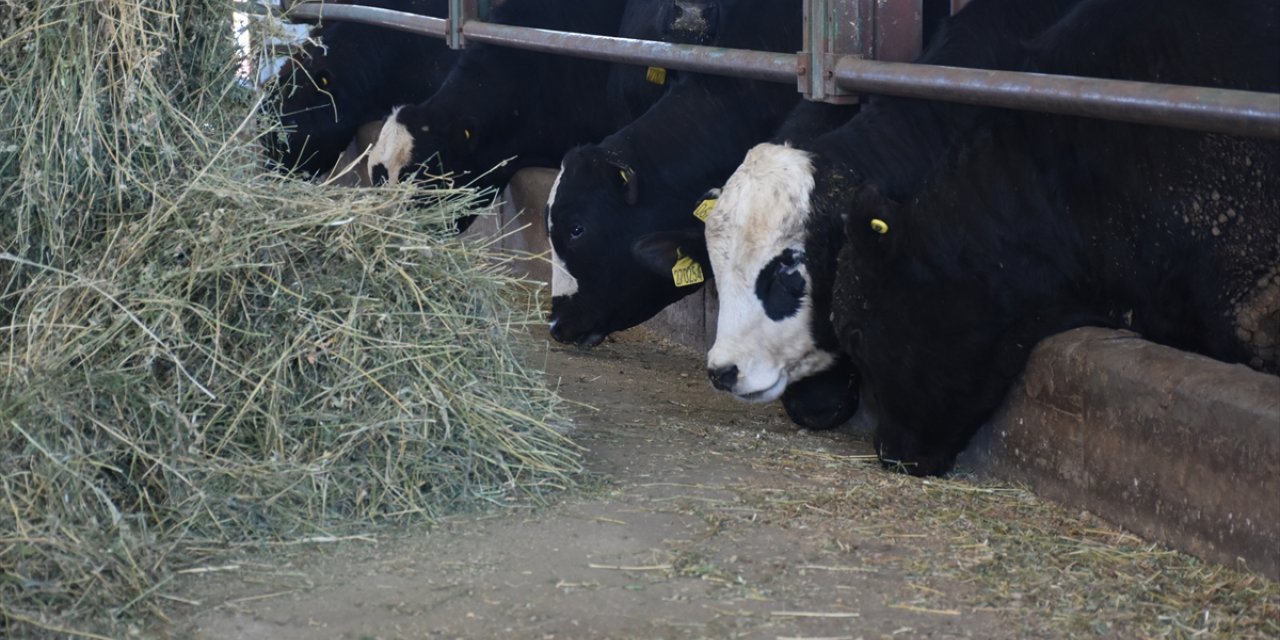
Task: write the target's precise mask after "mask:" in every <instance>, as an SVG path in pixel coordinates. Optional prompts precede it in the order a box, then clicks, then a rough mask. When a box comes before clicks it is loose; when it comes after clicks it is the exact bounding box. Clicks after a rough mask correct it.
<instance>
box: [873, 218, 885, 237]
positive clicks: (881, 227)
mask: <svg viewBox="0 0 1280 640" xmlns="http://www.w3.org/2000/svg"><path fill="white" fill-rule="evenodd" d="M871 230H872V231H874V232H876V233H878V234H880V235H884V234H886V233H889V223H888V222H885V221H884V220H881V219H880V218H872V219H871Z"/></svg>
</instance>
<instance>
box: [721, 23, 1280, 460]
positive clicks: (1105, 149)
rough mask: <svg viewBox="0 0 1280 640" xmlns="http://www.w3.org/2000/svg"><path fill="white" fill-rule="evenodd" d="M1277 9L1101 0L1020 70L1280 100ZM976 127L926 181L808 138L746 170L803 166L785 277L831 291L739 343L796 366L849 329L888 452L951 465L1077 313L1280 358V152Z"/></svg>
mask: <svg viewBox="0 0 1280 640" xmlns="http://www.w3.org/2000/svg"><path fill="white" fill-rule="evenodd" d="M981 1H982V0H976V1H975V2H974V3H973V4H972V5H970V8H976V7H978V6H979V3H980V2H981ZM966 11H968V9H966ZM963 13H964V12H962V14H961V15H963ZM1277 13H1278V12H1277V9H1276V7H1275V6H1274V5H1273V4H1271V5H1268V3H1267V2H1266V0H1229V1H1227V2H1221V3H1213V4H1210V3H1204V2H1200V1H1199V0H1176V1H1172V2H1171V1H1167V0H1083V1H1082V2H1080V3H1078V4H1077V5H1076V6H1074V7H1072V9H1071V11H1069V12H1067V13H1066V14H1065V15H1064V16H1063V17H1062V18H1061V19H1059V20H1056V21H1055V24H1053V25H1051V26H1049V27H1047V28H1046V29H1045V30H1043V32H1042V33H1040V34H1036V37H1034V38H1029V40H1030V42H1029V43H1028V44H1026V45H1024V46H1022V47H1021V50H1022V52H1023V53H1022V56H1023V60H1022V62H1021V63H1020V66H1021V68H1024V69H1027V70H1031V71H1038V72H1043V73H1058V74H1070V75H1087V76H1097V77H1110V78H1121V79H1129V80H1146V81H1161V82H1172V83H1179V84H1194V85H1202V86H1216V87H1231V88H1241V89H1252V90H1262V91H1271V92H1275V91H1277V90H1280V79H1278V78H1277V74H1276V72H1275V70H1276V69H1277V68H1280V43H1278V41H1277V39H1276V38H1275V34H1276V33H1277V27H1278V26H1280V21H1278V19H1277ZM864 115H865V114H864ZM965 122H966V123H967V125H968V126H966V127H964V128H963V130H962V131H961V132H960V135H959V136H958V139H957V140H955V141H954V142H953V144H951V145H950V146H949V147H948V148H947V149H946V150H945V151H944V153H942V154H941V157H942V161H941V162H940V163H937V164H931V165H930V167H929V171H928V172H927V173H926V174H924V175H923V176H921V175H920V174H919V173H918V166H919V165H916V166H914V167H908V169H907V172H906V173H904V174H900V175H897V176H893V175H889V176H885V175H883V174H882V175H879V176H877V175H876V174H874V173H871V172H868V171H866V169H865V167H866V166H867V165H865V164H846V165H845V169H844V170H840V171H836V172H833V171H832V170H831V169H830V166H831V164H830V161H829V160H827V159H826V158H824V157H823V156H821V155H818V153H815V152H811V151H805V150H800V149H789V150H781V151H779V150H762V151H763V153H761V154H759V155H757V156H756V157H755V158H751V157H749V158H748V161H747V162H746V163H744V167H746V166H747V163H751V162H753V161H755V162H757V163H759V164H760V166H758V167H756V171H769V170H777V169H778V168H779V167H785V168H786V169H787V170H789V171H794V172H796V175H795V176H794V178H795V179H796V180H798V181H799V187H798V190H799V191H800V193H799V194H796V195H795V197H797V198H800V199H801V201H802V202H805V203H806V204H808V205H809V208H810V209H811V211H812V213H809V214H808V215H806V216H804V219H802V220H798V221H797V222H798V224H799V225H800V227H801V228H800V229H799V230H798V231H797V232H796V235H793V236H791V237H790V238H789V239H788V241H787V244H786V245H785V246H783V247H782V250H781V251H780V252H779V256H780V257H781V256H782V255H783V254H786V253H787V252H791V263H792V264H793V265H795V268H794V269H792V270H790V272H789V273H787V271H786V270H782V271H779V272H778V273H780V274H784V275H783V278H784V279H785V278H788V277H791V276H792V274H794V275H796V276H799V278H800V279H801V281H802V282H801V283H800V284H799V285H796V283H794V282H793V283H792V286H793V288H795V287H797V286H798V287H804V288H806V290H807V291H808V292H809V294H810V295H809V296H807V297H806V298H805V299H804V300H802V301H801V302H800V303H799V304H798V305H797V304H796V303H794V302H792V301H791V300H790V299H787V298H785V297H783V298H778V299H776V300H775V308H774V310H775V312H776V311H777V310H778V309H779V303H780V304H781V306H782V307H785V308H786V309H790V308H793V307H797V306H800V307H808V309H807V311H806V313H804V314H799V313H795V314H793V315H791V316H788V317H787V318H784V319H783V320H781V321H778V322H775V323H774V324H773V326H767V325H765V324H764V323H760V324H759V325H758V326H757V327H756V328H754V329H749V330H747V331H745V332H740V333H739V334H738V335H739V339H742V336H747V335H750V336H752V337H753V338H754V339H755V340H757V341H760V340H764V339H765V336H766V335H767V336H768V340H769V341H770V342H769V344H771V345H782V346H784V347H786V348H788V349H791V351H788V352H786V353H783V354H781V355H780V356H778V357H777V358H775V359H774V360H773V363H774V364H775V366H782V367H784V368H788V369H790V370H796V369H799V368H801V367H803V366H814V364H813V360H814V358H815V357H816V358H821V357H824V356H825V357H830V354H831V353H833V352H832V351H830V350H829V349H818V348H813V349H812V351H811V352H806V351H805V345H809V346H810V347H812V346H813V345H814V344H815V343H816V342H817V339H816V338H815V336H822V337H823V338H822V339H824V340H830V339H832V338H834V339H835V341H836V343H837V344H838V346H839V348H838V349H837V350H836V351H835V352H836V353H840V354H842V355H845V356H847V357H851V358H852V359H853V360H854V362H855V364H856V366H857V368H858V370H859V372H860V373H861V374H862V376H863V397H864V400H866V403H867V405H868V406H869V407H871V408H872V413H873V421H874V422H875V424H876V433H875V445H876V450H877V454H878V455H879V456H880V458H881V460H882V462H883V463H885V464H886V465H887V466H892V467H894V468H898V469H901V470H904V471H907V472H909V473H912V474H915V475H934V474H943V473H946V472H947V471H949V470H950V468H951V467H952V465H953V464H954V461H955V457H956V455H957V454H958V453H959V451H961V450H962V449H963V448H964V447H965V446H966V444H967V442H968V440H969V439H970V438H971V437H972V435H973V433H975V432H976V430H977V429H978V428H979V427H980V426H981V424H982V423H983V422H984V421H985V420H986V419H987V418H988V417H989V416H990V415H991V413H992V412H993V411H994V410H995V408H996V407H997V406H998V404H999V403H1000V402H1001V401H1002V400H1003V398H1004V395H1005V394H1006V393H1007V390H1008V388H1009V386H1010V385H1011V383H1012V381H1013V380H1014V379H1015V378H1016V377H1017V376H1018V375H1019V374H1020V372H1021V371H1022V369H1023V367H1024V365H1025V363H1026V360H1027V357H1028V353H1029V351H1030V349H1031V348H1032V347H1033V346H1034V345H1035V344H1036V343H1037V342H1038V341H1039V340H1040V339H1042V338H1044V337H1047V336H1048V335H1051V334H1053V333H1056V332H1058V331H1062V330H1065V329H1069V328H1072V327H1077V326H1084V325H1100V326H1112V327H1128V328H1130V329H1132V330H1135V331H1137V332H1139V333H1141V334H1142V335H1144V336H1145V337H1147V338H1150V339H1152V340H1155V341H1158V342H1162V343H1165V344H1169V345H1172V346H1175V347H1180V348H1184V349H1191V350H1195V351H1199V352H1201V353H1204V354H1206V355H1209V356H1212V357H1216V358H1219V359H1222V360H1225V361H1228V362H1244V363H1246V364H1249V365H1251V366H1254V367H1256V368H1259V369H1261V370H1263V371H1267V372H1275V371H1276V347H1275V342H1276V338H1277V336H1278V335H1280V188H1278V187H1277V184H1276V181H1275V180H1274V178H1273V177H1272V176H1274V175H1276V172H1277V169H1280V146H1278V145H1277V144H1275V143H1271V142H1262V141H1258V140H1250V139H1242V138H1234V137H1230V136H1223V135H1215V134H1202V133H1194V132H1187V131H1174V130H1170V129H1167V128H1161V127H1151V126H1141V125H1133V124H1121V123H1111V122H1104V121H1098V120H1090V119H1085V118H1068V117H1064V116H1048V115H1041V114H1032V113H1014V112H1007V111H1002V110H998V109H983V110H981V111H980V112H979V113H977V114H976V115H974V117H972V118H967V119H966V121H965ZM916 124H917V126H918V123H916ZM953 137H955V136H953ZM845 142H846V143H858V142H860V140H858V139H846V140H845ZM828 153H829V152H828ZM892 160H893V159H892V158H891V157H887V156H886V157H883V158H880V162H881V163H882V166H890V167H891V168H892ZM849 167H854V168H853V169H852V170H849V169H848V168H849ZM744 175H745V174H744ZM904 177H905V178H904ZM736 178H739V175H737V174H736V175H735V177H734V179H736ZM734 179H731V180H730V182H731V183H732V182H733V180H734ZM818 182H823V183H825V184H824V185H821V186H819V185H818V184H817V183H818ZM833 182H834V183H835V184H836V185H837V187H838V188H834V189H833V188H832V187H831V185H832V183H833ZM904 185H906V187H905V188H904ZM895 189H898V191H897V192H895V191H894V190H895ZM725 191H726V196H722V198H721V202H722V203H724V202H726V201H727V200H728V197H727V194H728V192H729V191H730V188H729V186H726V188H725ZM738 191H741V190H738ZM833 194H834V195H833ZM743 195H746V194H743ZM806 196H808V197H806ZM833 204H834V205H835V206H832V205H833ZM719 213H721V212H720V211H716V212H713V215H712V220H713V221H714V220H716V215H718V214H719ZM736 224H738V225H741V224H742V221H739V222H738V223H736ZM709 226H710V225H709ZM723 231H725V232H726V234H725V235H726V237H725V238H724V239H726V240H729V242H730V243H732V242H733V240H732V239H731V238H728V237H727V236H728V235H732V232H730V231H729V230H728V228H726V229H724V230H723ZM708 235H709V244H711V245H713V250H712V261H713V263H714V262H715V260H716V252H715V250H714V246H715V244H716V243H715V242H714V241H712V240H711V239H710V238H711V230H710V229H709V231H708ZM832 236H835V237H837V238H838V239H837V240H836V241H831V240H830V238H831V237H832ZM771 238H772V239H771V241H770V242H774V243H776V242H778V241H779V240H781V239H782V238H781V237H779V236H778V235H777V234H773V233H772V232H771ZM796 238H799V239H800V240H801V242H800V243H799V244H795V245H793V244H790V242H791V241H792V240H794V239H796ZM774 246H775V247H776V246H778V245H777V244H774ZM763 277H764V276H762V278H763ZM791 279H793V280H794V278H791ZM721 281H723V277H722V279H721ZM810 298H811V300H810ZM722 299H723V296H722ZM739 304H746V302H744V301H739ZM784 310H785V309H784ZM796 315H804V316H805V317H804V319H803V320H802V322H804V323H805V324H806V326H804V327H796V326H795V316H796ZM752 331H754V332H755V333H752ZM783 334H786V335H783ZM788 337H789V338H791V339H793V340H795V342H790V343H789V342H788ZM797 347H798V348H797ZM813 352H817V353H819V355H818V356H814V355H813ZM709 362H710V363H711V364H713V365H714V364H717V362H716V361H714V360H709ZM751 366H758V365H755V364H752V365H751ZM817 366H818V368H821V366H820V363H819V364H818V365H817ZM756 384H758V383H756ZM739 391H741V390H739Z"/></svg>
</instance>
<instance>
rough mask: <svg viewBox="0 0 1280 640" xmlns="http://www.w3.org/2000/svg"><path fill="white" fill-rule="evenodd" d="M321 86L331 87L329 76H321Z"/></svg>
mask: <svg viewBox="0 0 1280 640" xmlns="http://www.w3.org/2000/svg"><path fill="white" fill-rule="evenodd" d="M320 86H322V87H327V86H329V76H320Z"/></svg>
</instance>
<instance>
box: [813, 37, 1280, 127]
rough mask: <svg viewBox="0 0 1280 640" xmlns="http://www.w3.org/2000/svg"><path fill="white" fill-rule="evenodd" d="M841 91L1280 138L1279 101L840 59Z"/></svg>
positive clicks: (1246, 94)
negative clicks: (847, 90)
mask: <svg viewBox="0 0 1280 640" xmlns="http://www.w3.org/2000/svg"><path fill="white" fill-rule="evenodd" d="M835 74H836V80H837V82H839V83H840V86H842V87H844V88H846V89H849V90H853V91H862V92H867V93H884V94H889V95H896V96H903V97H908V98H924V99H929V100H945V101H948V102H965V103H969V104H981V105H989V106H993V107H1005V108H1009V109H1023V110H1028V111H1045V112H1049V113H1057V114H1062V115H1070V116H1084V117H1089V118H1103V119H1107V120H1120V121H1124V122H1135V123H1139V124H1150V125H1158V126H1167V127H1177V128H1182V129H1196V130H1200V131H1213V132H1217V133H1227V134H1233V135H1240V136H1252V137H1260V138H1271V139H1277V138H1280V94H1274V93H1257V92H1250V91H1237V90H1232V89H1214V88H1209V87H1189V86H1181V85H1171V84H1155V83H1149V82H1131V81H1126V80H1109V79H1101V78H1081V77H1074V76H1058V75H1047V74H1039V73H1022V72H1010V71H992V70H989V69H964V68H957V67H940V66H932V65H920V64H906V63H900V62H879V61H872V60H858V59H856V58H852V57H846V58H842V59H841V60H840V62H839V63H838V64H837V65H836V69H835Z"/></svg>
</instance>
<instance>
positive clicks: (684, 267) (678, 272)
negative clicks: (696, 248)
mask: <svg viewBox="0 0 1280 640" xmlns="http://www.w3.org/2000/svg"><path fill="white" fill-rule="evenodd" d="M671 278H672V280H674V281H675V283H676V286H677V287H692V286H693V285H695V284H702V283H703V282H706V278H704V277H703V276H702V265H700V264H698V263H697V262H694V260H693V258H690V257H689V256H683V257H681V258H680V259H679V260H676V266H674V267H671Z"/></svg>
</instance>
